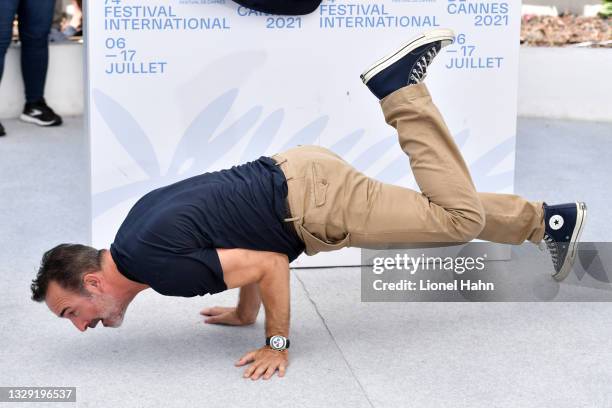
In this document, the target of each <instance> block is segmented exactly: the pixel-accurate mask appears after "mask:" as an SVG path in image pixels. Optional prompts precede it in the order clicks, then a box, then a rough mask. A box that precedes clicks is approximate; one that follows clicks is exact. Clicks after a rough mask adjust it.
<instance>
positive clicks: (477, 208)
mask: <svg viewBox="0 0 612 408" xmlns="http://www.w3.org/2000/svg"><path fill="white" fill-rule="evenodd" d="M381 106H382V110H383V113H384V115H385V120H386V121H387V123H388V124H389V125H391V126H393V127H394V128H395V129H396V130H397V133H398V135H399V144H400V146H401V148H402V150H403V151H404V152H405V153H406V154H407V155H408V157H409V158H410V166H411V167H412V172H413V174H414V177H415V179H416V181H417V183H418V185H419V188H420V189H421V192H420V193H419V192H417V191H414V190H411V189H408V188H403V187H398V186H395V185H391V184H385V183H382V182H380V181H377V180H374V179H372V178H369V177H367V176H365V175H364V174H363V173H360V172H359V171H357V170H356V169H355V168H353V167H352V166H351V165H350V164H348V163H347V162H346V161H344V160H343V159H342V158H341V157H339V156H338V155H336V154H335V153H333V152H331V151H329V150H328V149H325V148H323V147H319V146H298V147H295V148H292V149H289V150H287V151H284V152H282V153H278V154H275V155H273V156H272V158H273V159H274V160H275V161H276V162H277V164H278V165H279V166H280V168H281V169H282V171H283V172H284V174H285V177H286V178H287V185H288V197H287V200H288V204H289V209H290V213H291V218H288V219H286V220H285V221H287V222H293V224H294V226H295V229H296V231H297V233H298V235H299V236H300V238H301V239H302V240H303V241H304V244H305V246H306V253H307V254H308V255H314V254H316V253H317V252H321V251H333V250H336V249H340V248H343V247H349V246H350V247H361V248H378V249H383V248H410V247H413V246H436V244H441V245H444V244H449V243H460V242H468V241H470V240H472V239H474V238H478V239H482V240H486V241H492V242H500V243H510V244H519V243H521V242H523V241H525V240H530V241H532V242H534V243H537V242H540V241H541V240H542V237H543V235H544V220H543V218H544V213H543V209H542V202H529V201H526V200H524V199H523V198H521V197H519V196H516V195H512V194H494V193H479V192H477V191H476V189H475V187H474V183H473V182H472V179H471V177H470V174H469V171H468V168H467V166H466V164H465V162H464V161H463V158H462V157H461V153H460V152H459V149H458V148H457V145H456V144H455V142H454V140H453V138H452V137H451V135H450V132H449V131H448V128H447V127H446V124H445V123H444V120H443V119H442V116H441V115H440V112H439V111H438V109H437V108H436V107H435V105H434V104H433V102H432V100H431V97H430V95H429V92H428V91H427V88H426V87H425V85H424V84H419V85H413V86H409V87H405V88H402V89H400V90H398V91H396V92H394V93H392V94H390V95H388V96H387V97H386V98H385V99H383V100H382V101H381ZM423 244H425V245H423Z"/></svg>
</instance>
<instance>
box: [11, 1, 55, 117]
mask: <svg viewBox="0 0 612 408" xmlns="http://www.w3.org/2000/svg"><path fill="white" fill-rule="evenodd" d="M54 7H55V0H20V1H19V6H18V9H17V14H18V19H19V38H20V40H21V71H22V75H23V82H24V86H25V97H26V104H25V107H24V109H23V113H22V115H21V120H23V121H25V122H29V123H34V124H36V125H40V126H57V125H60V124H61V123H62V119H61V118H60V117H59V116H58V115H57V114H56V113H55V112H53V110H52V109H51V108H50V107H49V106H47V103H46V102H45V99H44V90H45V80H46V77H47V66H48V63H49V38H48V37H49V31H50V30H51V22H52V19H53V10H54Z"/></svg>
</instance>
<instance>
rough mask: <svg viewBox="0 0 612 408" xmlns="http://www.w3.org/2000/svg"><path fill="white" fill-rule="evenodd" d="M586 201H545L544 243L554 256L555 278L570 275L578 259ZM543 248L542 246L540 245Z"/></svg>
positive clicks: (558, 278) (561, 278)
mask: <svg viewBox="0 0 612 408" xmlns="http://www.w3.org/2000/svg"><path fill="white" fill-rule="evenodd" d="M586 214H587V207H586V204H585V203H581V202H578V203H568V204H559V205H547V204H546V203H544V223H545V230H544V241H543V242H544V243H545V244H546V246H547V247H548V250H549V252H550V255H551V257H552V261H553V265H554V267H555V273H554V274H553V278H555V279H556V280H557V281H562V280H563V279H565V278H566V277H567V275H569V273H570V271H571V270H572V266H573V265H574V260H575V259H576V254H577V252H578V251H577V249H578V241H579V240H580V234H581V233H582V230H583V229H584V224H585V221H586ZM540 248H542V246H540Z"/></svg>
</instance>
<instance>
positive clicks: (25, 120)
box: [19, 113, 60, 126]
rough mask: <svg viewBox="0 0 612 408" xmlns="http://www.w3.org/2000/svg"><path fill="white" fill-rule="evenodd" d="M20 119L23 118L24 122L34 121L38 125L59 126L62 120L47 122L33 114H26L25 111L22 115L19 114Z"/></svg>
mask: <svg viewBox="0 0 612 408" xmlns="http://www.w3.org/2000/svg"><path fill="white" fill-rule="evenodd" d="M19 119H21V120H22V121H24V122H27V123H33V124H35V125H38V126H57V125H59V124H60V122H57V121H55V120H52V121H50V122H45V121H42V120H40V119H36V118H34V117H32V116H29V115H26V114H25V113H22V114H21V116H19Z"/></svg>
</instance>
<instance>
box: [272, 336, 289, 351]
mask: <svg viewBox="0 0 612 408" xmlns="http://www.w3.org/2000/svg"><path fill="white" fill-rule="evenodd" d="M285 344H287V340H285V338H284V337H283V336H272V338H271V339H270V347H272V348H273V349H275V350H282V349H284V348H285Z"/></svg>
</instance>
